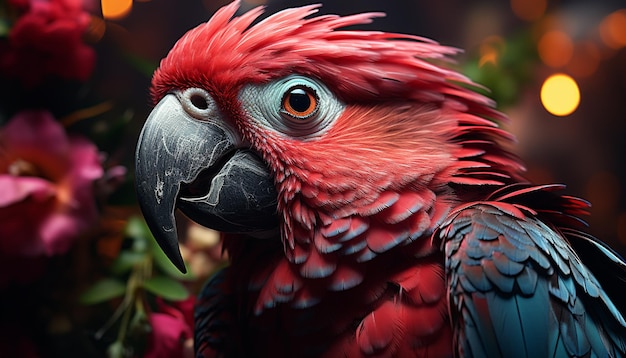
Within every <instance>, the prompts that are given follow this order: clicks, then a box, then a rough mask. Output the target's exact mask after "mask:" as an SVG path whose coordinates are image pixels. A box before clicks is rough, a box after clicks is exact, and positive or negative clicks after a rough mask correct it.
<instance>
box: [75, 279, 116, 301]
mask: <svg viewBox="0 0 626 358" xmlns="http://www.w3.org/2000/svg"><path fill="white" fill-rule="evenodd" d="M124 292H126V284H124V283H123V282H122V281H119V280H116V279H113V278H105V279H102V280H100V281H98V282H96V283H95V284H94V285H93V286H91V287H90V288H88V289H87V291H85V292H83V293H82V294H81V295H80V297H79V301H80V302H81V303H83V304H86V305H93V304H96V303H100V302H104V301H108V300H110V299H112V298H116V297H120V296H122V295H123V294H124Z"/></svg>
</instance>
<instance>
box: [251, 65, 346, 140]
mask: <svg viewBox="0 0 626 358" xmlns="http://www.w3.org/2000/svg"><path fill="white" fill-rule="evenodd" d="M239 99H240V101H241V104H242V106H243V108H245V109H246V112H248V114H249V115H250V119H251V120H253V121H254V122H256V124H257V125H261V126H263V127H266V128H269V129H272V130H274V131H276V132H279V133H281V134H283V135H286V136H289V137H293V138H298V139H302V140H308V139H312V138H315V137H320V136H321V135H322V134H324V132H326V131H327V130H328V129H329V128H330V127H331V126H332V124H333V123H334V122H335V120H336V119H337V118H338V117H339V115H340V114H341V113H342V112H343V109H344V107H345V105H344V104H343V103H342V102H341V101H340V100H339V99H338V98H337V96H335V94H334V93H333V92H331V91H330V89H329V88H328V87H326V86H325V85H324V84H323V83H322V82H320V81H319V80H317V79H313V78H309V77H305V76H301V75H291V76H287V77H283V78H279V79H276V80H274V81H271V82H268V83H264V84H261V85H255V84H251V85H248V86H245V87H244V88H243V89H242V90H241V92H240V93H239Z"/></svg>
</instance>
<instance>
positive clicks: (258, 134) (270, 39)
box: [136, 1, 626, 357]
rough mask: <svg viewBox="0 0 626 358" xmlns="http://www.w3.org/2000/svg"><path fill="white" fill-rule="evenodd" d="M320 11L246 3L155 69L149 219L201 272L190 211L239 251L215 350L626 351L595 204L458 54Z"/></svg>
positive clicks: (223, 284) (221, 298) (625, 269)
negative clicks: (589, 226) (592, 217)
mask: <svg viewBox="0 0 626 358" xmlns="http://www.w3.org/2000/svg"><path fill="white" fill-rule="evenodd" d="M318 8H319V5H311V6H304V7H299V8H292V9H287V10H283V11H280V12H278V13H276V14H273V15H271V16H269V17H266V18H265V19H263V20H260V21H258V20H259V17H260V15H261V14H262V13H263V9H262V8H261V7H257V8H254V9H252V10H250V11H248V12H245V13H243V14H241V15H239V16H237V14H236V13H237V10H238V9H239V1H235V2H233V3H231V4H230V5H227V6H225V7H223V8H222V9H220V10H219V11H217V12H216V13H215V15H214V16H213V17H212V18H211V19H210V20H209V21H208V22H206V23H204V24H201V25H199V26H198V27H196V28H195V29H192V30H190V31H189V32H188V33H187V34H185V35H184V36H183V37H182V38H181V39H180V40H179V41H178V42H177V43H176V45H175V46H174V47H173V48H172V50H171V51H170V52H169V54H168V55H167V57H166V58H164V59H163V60H162V61H161V63H160V66H159V68H158V69H157V71H156V72H155V74H154V77H153V82H152V89H151V94H152V96H153V99H154V101H155V103H156V106H155V108H154V110H153V111H152V113H151V114H150V116H149V118H148V120H147V121H146V123H145V125H144V128H143V130H142V134H141V136H140V138H139V143H138V148H137V153H136V176H137V177H136V186H137V192H138V198H139V202H140V205H141V208H142V210H143V213H144V216H145V218H146V221H147V223H148V225H149V226H150V228H151V230H152V231H153V233H154V235H155V238H156V239H157V241H158V242H159V244H160V245H161V247H162V248H163V250H164V252H165V253H166V254H167V255H168V257H169V258H170V259H171V260H172V262H173V263H174V264H175V265H177V267H179V269H181V270H182V271H184V270H185V266H184V263H183V260H182V257H181V255H180V252H179V249H178V242H177V232H176V226H175V218H174V212H175V210H176V209H177V208H178V209H180V210H181V211H182V212H183V213H184V214H185V215H187V216H188V217H189V218H191V219H192V220H194V221H196V222H198V223H200V224H202V225H205V226H207V227H210V228H213V229H215V230H219V231H221V232H222V233H223V234H222V238H223V239H222V240H223V246H224V249H225V251H226V252H227V254H228V257H229V260H230V264H229V265H228V267H226V268H224V269H222V270H220V271H219V272H218V273H216V274H215V276H214V277H212V278H211V279H210V280H209V282H208V283H207V284H206V286H205V288H204V289H203V291H202V292H201V294H200V296H199V299H198V306H197V308H196V316H195V317H196V318H195V319H196V327H195V330H196V337H195V345H196V351H197V356H198V357H214V356H219V357H256V356H259V357H264V356H268V357H312V356H314V357H317V356H320V357H427V356H429V357H449V356H457V357H461V356H466V357H622V356H625V355H626V321H625V320H624V314H625V313H626V301H625V299H624V297H625V296H624V292H626V263H624V261H623V260H622V258H621V257H620V256H619V255H618V254H616V253H615V252H614V251H613V250H611V249H610V248H608V247H607V246H606V245H604V244H603V243H601V242H600V241H599V240H597V239H595V238H593V237H591V236H590V235H588V234H586V233H584V231H583V230H584V223H583V222H582V221H581V219H579V216H581V215H585V214H586V213H587V208H588V203H587V202H585V201H583V200H581V199H577V198H574V197H569V196H565V195H562V194H560V193H559V190H561V189H562V187H563V186H562V185H534V184H531V183H529V182H527V181H526V179H524V176H523V175H524V174H523V172H524V167H523V164H522V163H521V161H520V159H518V158H517V157H516V156H514V155H513V154H511V153H510V152H509V151H507V149H506V148H507V147H508V146H509V144H511V142H512V140H513V138H512V136H511V135H510V134H509V133H508V132H506V131H505V130H504V129H502V128H500V126H499V125H500V123H502V122H503V121H505V120H506V117H505V116H504V115H503V114H502V113H500V112H498V111H497V110H496V109H494V104H493V103H492V101H491V100H489V99H488V98H486V97H484V96H483V95H480V94H478V93H476V91H475V89H476V88H477V85H476V84H474V83H472V82H471V81H470V80H468V79H467V78H466V77H464V76H463V75H461V74H459V73H457V72H455V71H454V70H451V69H448V67H449V66H448V65H447V62H449V61H450V58H451V56H453V55H454V54H456V53H457V50H456V49H453V48H450V47H445V46H442V45H439V44H438V43H436V42H433V41H430V40H427V39H424V38H420V37H416V36H412V35H404V34H395V33H385V32H377V31H357V30H346V29H342V28H345V27H347V26H353V25H361V24H366V23H369V22H371V20H372V19H373V18H375V17H378V16H381V15H382V14H380V13H364V14H356V15H352V16H335V15H324V16H314V14H315V13H316V12H317V11H318Z"/></svg>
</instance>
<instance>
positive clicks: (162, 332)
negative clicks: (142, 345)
mask: <svg viewBox="0 0 626 358" xmlns="http://www.w3.org/2000/svg"><path fill="white" fill-rule="evenodd" d="M149 319H150V325H151V327H152V333H151V334H150V338H149V340H148V349H147V350H146V353H145V355H144V357H145V358H168V357H172V358H184V357H187V356H188V355H187V354H188V353H190V352H189V351H188V347H186V345H185V342H186V341H187V340H189V339H191V337H192V332H191V328H190V327H189V326H188V325H187V324H186V323H185V321H184V320H183V319H180V318H177V317H174V316H170V315H169V314H166V313H152V314H151V315H150V318H149Z"/></svg>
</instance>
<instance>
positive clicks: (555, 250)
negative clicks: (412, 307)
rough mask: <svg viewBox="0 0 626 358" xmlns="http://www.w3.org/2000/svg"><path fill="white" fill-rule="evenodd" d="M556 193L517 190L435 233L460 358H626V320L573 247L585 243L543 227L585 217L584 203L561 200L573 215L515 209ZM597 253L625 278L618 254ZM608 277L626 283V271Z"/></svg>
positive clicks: (462, 213) (459, 213) (474, 207)
mask: <svg viewBox="0 0 626 358" xmlns="http://www.w3.org/2000/svg"><path fill="white" fill-rule="evenodd" d="M549 189H550V188H549V187H534V188H533V187H525V188H522V189H520V188H519V187H518V188H516V189H514V190H511V192H510V193H504V194H502V195H501V196H500V197H499V198H496V199H494V200H493V201H485V202H476V203H472V204H467V205H464V206H462V207H460V208H458V209H457V210H455V211H454V212H453V213H452V214H451V215H450V216H449V217H448V219H447V220H446V221H445V222H444V223H443V225H442V226H441V228H440V229H439V230H438V232H436V233H435V235H436V236H435V239H438V240H441V245H442V249H443V250H444V252H445V256H446V262H445V265H446V267H445V269H446V276H447V280H448V292H449V297H450V303H449V304H450V312H451V319H452V324H453V326H454V327H453V329H454V331H455V333H454V335H455V336H454V338H455V347H457V354H458V355H459V356H463V357H622V356H625V355H626V321H625V320H624V317H623V315H622V313H620V311H619V310H618V308H617V307H616V305H615V304H614V303H613V301H612V300H611V298H610V297H609V296H608V295H607V293H606V292H605V291H604V290H603V288H602V287H601V285H600V284H599V282H598V280H597V279H596V278H595V276H594V275H593V274H592V273H591V272H590V270H589V269H588V268H587V267H586V266H585V265H584V264H583V263H582V262H581V261H580V259H579V256H578V255H577V254H576V253H575V251H574V250H573V249H572V246H570V244H569V241H570V240H571V239H572V238H574V239H575V240H581V239H583V237H584V236H581V235H582V234H576V232H575V231H571V232H568V229H564V230H561V228H560V227H559V226H558V224H561V223H558V224H557V225H556V226H550V225H552V224H546V223H544V222H543V221H542V220H540V218H548V217H552V218H553V219H556V220H555V221H556V222H558V221H564V220H565V221H566V220H568V219H571V218H572V217H571V216H569V214H568V213H567V211H568V210H569V211H576V210H575V208H574V207H575V206H576V205H577V204H576V203H577V201H576V200H575V199H573V198H572V199H571V200H569V199H570V198H565V197H558V196H556V195H555V196H554V197H555V198H557V199H558V200H561V201H563V202H565V203H570V204H571V205H570V206H571V207H570V208H566V209H565V210H564V211H565V213H559V212H556V211H552V210H551V208H549V207H547V208H545V210H544V211H538V210H534V209H531V208H529V207H527V206H524V205H522V204H519V203H514V202H515V201H518V202H524V201H525V200H524V199H525V196H526V197H528V196H529V195H534V196H535V197H534V198H533V199H537V198H541V196H540V195H535V194H537V192H542V191H549ZM529 193H531V194H529ZM533 193H534V194H533ZM516 199H517V200H516ZM548 205H550V204H548ZM584 240H591V241H593V240H592V239H590V238H588V237H585V238H584ZM591 241H590V244H591ZM591 245H593V244H591ZM596 252H597V253H600V254H603V255H606V262H607V263H611V264H612V265H622V268H621V270H623V267H624V263H623V262H621V259H619V257H617V256H616V255H614V254H613V253H612V252H610V251H609V250H605V251H602V250H596ZM599 274H601V275H615V274H617V275H623V274H624V271H622V272H621V273H615V272H601V273H599ZM622 277H623V276H622ZM618 281H619V280H617V279H616V280H615V282H618ZM621 284H622V285H624V281H621ZM624 286H626V285H624ZM622 289H623V288H622ZM620 304H621V303H620Z"/></svg>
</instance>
